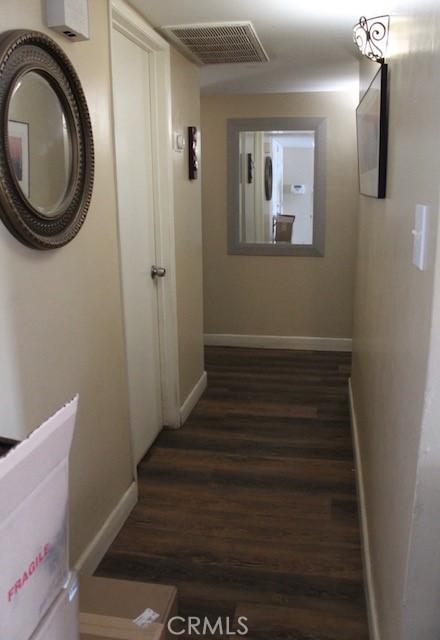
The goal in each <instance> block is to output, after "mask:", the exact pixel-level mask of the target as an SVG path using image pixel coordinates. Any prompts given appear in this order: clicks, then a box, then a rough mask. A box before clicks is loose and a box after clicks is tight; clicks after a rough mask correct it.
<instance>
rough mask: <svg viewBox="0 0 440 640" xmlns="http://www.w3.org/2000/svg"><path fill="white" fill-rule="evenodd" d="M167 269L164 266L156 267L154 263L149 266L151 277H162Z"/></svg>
mask: <svg viewBox="0 0 440 640" xmlns="http://www.w3.org/2000/svg"><path fill="white" fill-rule="evenodd" d="M166 272H167V270H166V269H165V268H164V267H156V265H155V264H153V266H152V267H151V277H152V278H163V277H164V275H165V274H166Z"/></svg>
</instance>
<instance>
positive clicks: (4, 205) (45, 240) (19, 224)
mask: <svg viewBox="0 0 440 640" xmlns="http://www.w3.org/2000/svg"><path fill="white" fill-rule="evenodd" d="M0 122H1V135H0V217H1V219H2V220H3V222H4V223H5V225H6V227H7V228H8V229H9V230H10V231H11V233H12V234H13V235H14V236H15V237H16V238H17V239H18V240H19V241H20V242H22V243H23V244H25V245H27V246H29V247H33V248H35V249H54V248H57V247H61V246H63V245H65V244H67V243H68V242H70V241H71V240H72V239H73V238H74V237H75V236H76V234H77V233H78V232H79V230H80V228H81V226H82V224H83V222H84V220H85V217H86V215H87V212H88V209H89V205H90V200H91V195H92V189H93V176H94V151H93V134H92V127H91V122H90V116H89V112H88V108H87V102H86V99H85V96H84V93H83V90H82V87H81V83H80V80H79V78H78V76H77V74H76V72H75V70H74V68H73V66H72V65H71V63H70V61H69V59H68V58H67V56H66V55H65V53H64V52H63V51H62V49H60V47H59V46H58V45H57V44H56V43H55V42H54V41H53V40H52V39H51V38H49V37H48V36H46V35H45V34H43V33H39V32H37V31H24V30H15V31H9V32H6V33H4V34H2V35H1V36H0Z"/></svg>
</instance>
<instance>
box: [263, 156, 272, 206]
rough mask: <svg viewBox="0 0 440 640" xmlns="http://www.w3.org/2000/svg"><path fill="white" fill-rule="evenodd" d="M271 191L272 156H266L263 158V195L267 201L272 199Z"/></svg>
mask: <svg viewBox="0 0 440 640" xmlns="http://www.w3.org/2000/svg"><path fill="white" fill-rule="evenodd" d="M272 192H273V167H272V158H271V157H270V156H266V158H265V160H264V195H265V197H266V200H267V201H270V200H272Z"/></svg>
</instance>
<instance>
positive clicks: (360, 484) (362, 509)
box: [348, 379, 380, 640]
mask: <svg viewBox="0 0 440 640" xmlns="http://www.w3.org/2000/svg"><path fill="white" fill-rule="evenodd" d="M348 393H349V399H350V418H351V430H352V435H353V447H354V455H355V467H356V486H357V493H358V502H359V515H360V520H361V536H362V555H363V565H364V583H365V598H366V601H367V613H368V626H369V629H370V637H371V640H380V633H379V621H378V615H377V604H376V590H375V587H374V580H373V572H372V568H371V552H370V534H369V528H368V516H367V509H366V504H365V488H364V474H363V470H362V456H361V451H360V443H359V431H358V422H357V418H356V408H355V404H354V397H353V388H352V386H351V379H350V380H349V381H348Z"/></svg>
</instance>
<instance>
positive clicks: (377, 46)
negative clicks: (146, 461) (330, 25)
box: [353, 16, 390, 64]
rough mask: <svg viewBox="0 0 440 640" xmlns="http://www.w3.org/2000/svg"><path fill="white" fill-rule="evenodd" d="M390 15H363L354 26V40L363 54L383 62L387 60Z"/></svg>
mask: <svg viewBox="0 0 440 640" xmlns="http://www.w3.org/2000/svg"><path fill="white" fill-rule="evenodd" d="M389 26H390V16H377V17H376V18H366V17H365V16H361V18H359V22H358V23H357V24H356V25H355V26H354V28H353V41H354V42H355V43H356V44H357V46H358V47H359V51H360V52H361V53H362V55H364V56H366V57H367V58H370V60H374V61H375V62H379V63H380V64H383V62H384V61H385V56H386V50H387V44H388V31H389Z"/></svg>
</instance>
